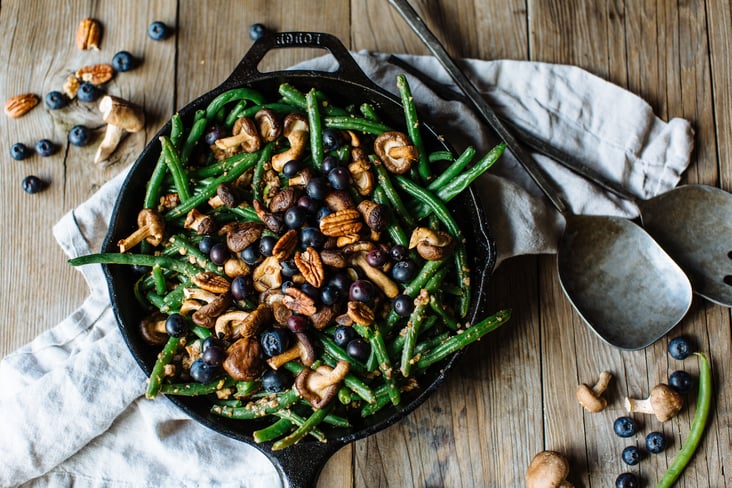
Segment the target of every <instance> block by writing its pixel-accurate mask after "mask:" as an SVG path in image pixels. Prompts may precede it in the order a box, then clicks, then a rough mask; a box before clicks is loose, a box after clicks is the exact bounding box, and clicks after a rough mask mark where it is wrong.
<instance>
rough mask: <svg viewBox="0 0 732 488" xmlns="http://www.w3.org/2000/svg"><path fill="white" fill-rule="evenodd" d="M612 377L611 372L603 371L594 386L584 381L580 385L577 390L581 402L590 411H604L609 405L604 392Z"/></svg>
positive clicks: (578, 399)
mask: <svg viewBox="0 0 732 488" xmlns="http://www.w3.org/2000/svg"><path fill="white" fill-rule="evenodd" d="M612 377H613V375H612V374H611V373H609V372H608V371H603V372H602V373H600V379H598V380H597V383H595V385H594V386H589V385H586V384H584V383H582V384H581V385H579V386H578V387H577V389H576V391H575V394H576V395H577V401H578V402H579V404H580V405H582V407H584V408H585V410H587V411H588V412H592V413H597V412H601V411H603V410H604V409H605V407H607V400H605V398H604V397H603V396H602V394H603V393H605V390H606V389H607V386H608V384H609V383H610V380H611V379H612Z"/></svg>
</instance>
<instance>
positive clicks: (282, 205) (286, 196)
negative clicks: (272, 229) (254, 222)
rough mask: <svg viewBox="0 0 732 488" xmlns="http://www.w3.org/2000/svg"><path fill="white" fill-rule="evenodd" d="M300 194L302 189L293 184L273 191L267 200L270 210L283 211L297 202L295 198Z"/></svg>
mask: <svg viewBox="0 0 732 488" xmlns="http://www.w3.org/2000/svg"><path fill="white" fill-rule="evenodd" d="M301 195H302V190H301V189H300V188H298V187H295V186H288V187H287V188H283V189H282V190H280V191H278V192H277V193H275V195H274V196H273V197H272V199H271V200H270V201H269V211H270V212H284V211H285V210H287V209H288V208H290V207H293V206H295V204H297V199H298V198H300V196H301Z"/></svg>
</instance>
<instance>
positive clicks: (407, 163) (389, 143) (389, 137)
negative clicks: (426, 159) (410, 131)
mask: <svg viewBox="0 0 732 488" xmlns="http://www.w3.org/2000/svg"><path fill="white" fill-rule="evenodd" d="M374 152H376V155H377V156H379V159H381V161H382V163H384V166H385V167H386V169H388V170H389V172H391V173H395V174H398V175H401V174H404V173H406V172H407V171H409V170H410V169H411V167H412V163H414V162H415V161H417V159H419V153H418V151H417V147H416V146H414V145H413V144H412V143H411V141H410V140H409V138H408V137H407V135H406V134H404V133H403V132H397V131H388V132H384V133H382V134H380V135H379V136H378V137H377V138H376V139H375V140H374Z"/></svg>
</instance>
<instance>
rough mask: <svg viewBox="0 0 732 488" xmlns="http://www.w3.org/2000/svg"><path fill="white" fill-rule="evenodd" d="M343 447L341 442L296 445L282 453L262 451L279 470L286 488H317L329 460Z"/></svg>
mask: <svg viewBox="0 0 732 488" xmlns="http://www.w3.org/2000/svg"><path fill="white" fill-rule="evenodd" d="M341 447H343V444H342V443H339V442H335V441H333V442H327V443H303V444H295V445H293V446H290V447H288V448H287V449H283V450H281V451H270V452H267V451H264V450H263V451H262V452H264V453H265V454H266V455H267V456H268V457H269V458H270V461H272V464H274V465H275V468H277V471H278V473H279V474H280V477H281V478H282V484H283V486H284V487H285V488H315V487H316V486H317V484H318V477H319V476H320V472H321V471H322V470H323V467H324V466H325V463H326V462H328V459H329V458H330V457H331V456H332V455H333V454H335V452H336V451H337V450H338V449H340V448H341Z"/></svg>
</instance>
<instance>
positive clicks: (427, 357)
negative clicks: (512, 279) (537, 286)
mask: <svg viewBox="0 0 732 488" xmlns="http://www.w3.org/2000/svg"><path fill="white" fill-rule="evenodd" d="M510 317H511V311H510V310H501V311H499V312H497V313H496V314H494V315H491V316H490V317H486V318H484V319H483V320H481V321H480V322H478V323H477V324H473V325H472V326H470V327H468V328H467V329H465V330H464V331H463V333H462V334H457V335H454V336H452V337H450V338H449V339H447V340H446V341H445V342H443V343H442V344H440V345H439V346H437V347H436V348H434V349H433V350H431V351H429V352H426V353H424V354H423V355H422V357H421V358H420V359H419V361H417V363H416V365H415V367H416V369H417V370H419V371H423V370H425V369H427V368H429V367H430V366H432V365H433V364H435V363H436V362H439V361H442V360H443V359H445V358H446V357H447V356H449V355H450V354H452V353H454V352H457V351H459V350H460V349H462V348H464V347H465V346H467V345H468V344H470V343H472V342H475V341H477V340H478V339H480V338H481V337H483V336H484V335H486V334H487V333H488V332H491V331H493V330H495V329H497V328H498V327H500V326H501V325H503V324H504V323H505V322H506V321H507V320H508V319H509V318H510Z"/></svg>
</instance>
